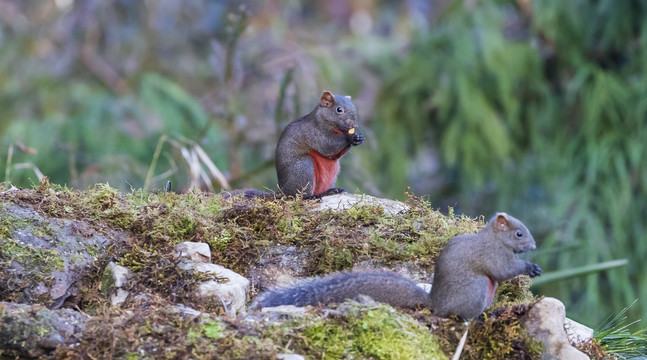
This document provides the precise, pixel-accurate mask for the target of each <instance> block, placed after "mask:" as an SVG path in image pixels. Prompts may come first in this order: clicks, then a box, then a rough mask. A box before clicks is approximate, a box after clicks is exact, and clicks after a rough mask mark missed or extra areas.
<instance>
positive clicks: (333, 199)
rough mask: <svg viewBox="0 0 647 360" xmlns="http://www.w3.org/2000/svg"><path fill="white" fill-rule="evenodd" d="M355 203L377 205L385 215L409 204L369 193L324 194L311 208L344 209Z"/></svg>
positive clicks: (400, 209) (401, 210)
mask: <svg viewBox="0 0 647 360" xmlns="http://www.w3.org/2000/svg"><path fill="white" fill-rule="evenodd" d="M355 205H358V206H361V205H369V206H376V205H379V206H381V207H382V209H384V213H385V214H387V215H395V214H397V213H400V212H403V211H407V210H409V206H407V205H405V204H404V203H401V202H399V201H395V200H390V199H381V198H376V197H373V196H370V195H361V194H349V193H342V194H336V195H330V196H324V197H322V198H321V202H318V203H315V204H314V206H313V207H312V210H314V211H323V210H328V209H332V210H346V209H349V208H351V207H353V206H355Z"/></svg>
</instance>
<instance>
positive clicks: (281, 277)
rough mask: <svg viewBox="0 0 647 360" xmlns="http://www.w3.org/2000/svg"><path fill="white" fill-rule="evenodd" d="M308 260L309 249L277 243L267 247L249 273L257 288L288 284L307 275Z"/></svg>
mask: <svg viewBox="0 0 647 360" xmlns="http://www.w3.org/2000/svg"><path fill="white" fill-rule="evenodd" d="M307 260H308V251H303V250H301V251H300V250H299V249H297V248H296V247H295V246H285V245H280V244H277V245H275V246H272V247H270V248H268V249H266V251H265V252H264V253H263V254H262V258H260V259H259V260H258V262H257V264H256V265H254V266H251V267H250V268H249V270H248V273H247V275H248V276H249V278H250V279H252V281H253V283H254V287H255V288H261V289H269V288H274V287H277V286H282V285H287V284H291V283H293V282H294V281H295V280H296V279H298V278H300V277H303V276H305V275H306V274H305V273H304V269H305V267H306V263H307Z"/></svg>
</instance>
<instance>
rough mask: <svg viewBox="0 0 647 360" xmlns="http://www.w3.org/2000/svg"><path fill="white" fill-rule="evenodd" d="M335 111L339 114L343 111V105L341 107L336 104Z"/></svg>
mask: <svg viewBox="0 0 647 360" xmlns="http://www.w3.org/2000/svg"><path fill="white" fill-rule="evenodd" d="M337 112H338V113H340V114H341V113H343V112H344V108H343V107H341V106H337Z"/></svg>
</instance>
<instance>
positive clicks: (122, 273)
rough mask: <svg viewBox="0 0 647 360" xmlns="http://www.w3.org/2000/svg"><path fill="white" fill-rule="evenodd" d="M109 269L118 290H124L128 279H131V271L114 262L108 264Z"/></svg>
mask: <svg viewBox="0 0 647 360" xmlns="http://www.w3.org/2000/svg"><path fill="white" fill-rule="evenodd" d="M108 268H109V269H110V272H111V273H112V279H113V280H114V285H115V287H117V288H122V287H124V286H125V285H126V282H127V281H128V278H129V277H130V270H128V268H126V267H125V266H121V265H118V264H116V263H114V262H112V261H111V262H109V263H108Z"/></svg>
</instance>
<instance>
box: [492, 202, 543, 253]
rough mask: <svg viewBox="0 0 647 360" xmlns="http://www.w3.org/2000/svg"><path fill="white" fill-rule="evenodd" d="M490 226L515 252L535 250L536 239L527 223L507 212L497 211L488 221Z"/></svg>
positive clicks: (496, 235)
mask: <svg viewBox="0 0 647 360" xmlns="http://www.w3.org/2000/svg"><path fill="white" fill-rule="evenodd" d="M488 226H489V227H490V228H491V229H492V232H493V233H494V236H495V237H496V238H497V239H499V240H501V241H502V242H503V244H504V245H506V246H507V247H509V248H510V249H512V251H514V253H515V254H518V253H522V252H526V251H529V250H533V249H534V248H535V247H536V245H535V239H533V237H532V235H531V234H530V231H529V230H528V228H527V227H526V225H524V224H523V223H522V222H521V221H520V220H518V219H515V218H514V217H512V216H510V215H508V214H506V213H503V212H500V213H496V215H494V217H493V218H492V219H490V221H489V222H488Z"/></svg>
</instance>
